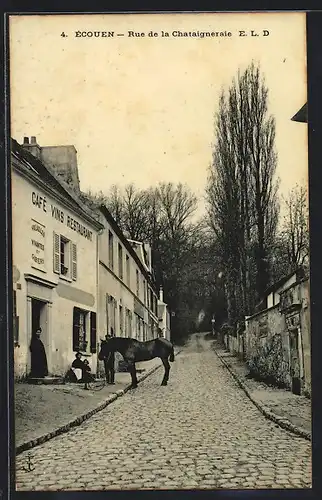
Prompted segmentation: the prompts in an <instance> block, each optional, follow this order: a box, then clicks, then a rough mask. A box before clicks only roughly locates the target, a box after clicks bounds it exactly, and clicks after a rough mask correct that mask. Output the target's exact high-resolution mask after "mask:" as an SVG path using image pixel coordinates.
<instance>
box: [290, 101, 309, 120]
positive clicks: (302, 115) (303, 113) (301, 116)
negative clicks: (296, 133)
mask: <svg viewBox="0 0 322 500" xmlns="http://www.w3.org/2000/svg"><path fill="white" fill-rule="evenodd" d="M292 121H293V122H300V123H307V102H306V103H305V104H304V106H302V107H301V109H300V110H299V111H298V112H297V113H296V114H295V115H294V116H293V118H292Z"/></svg>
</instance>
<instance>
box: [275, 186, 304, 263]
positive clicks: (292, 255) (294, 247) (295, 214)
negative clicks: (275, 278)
mask: <svg viewBox="0 0 322 500" xmlns="http://www.w3.org/2000/svg"><path fill="white" fill-rule="evenodd" d="M284 208H285V215H284V220H283V224H282V230H281V237H282V240H283V242H284V245H285V248H286V252H287V257H288V263H289V266H290V268H291V270H294V269H296V268H298V267H300V266H306V265H307V264H308V259H309V227H308V203H307V190H306V188H305V187H303V186H299V185H296V186H295V187H294V188H293V189H292V190H291V191H290V193H289V195H288V197H287V198H284Z"/></svg>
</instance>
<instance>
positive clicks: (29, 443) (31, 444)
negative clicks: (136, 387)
mask: <svg viewBox="0 0 322 500" xmlns="http://www.w3.org/2000/svg"><path fill="white" fill-rule="evenodd" d="M182 350H183V349H180V350H179V351H177V352H175V357H176V356H178V354H180V353H181V352H182ZM161 366H163V364H162V363H160V364H158V365H157V366H154V367H153V368H151V369H150V370H148V371H147V372H146V373H144V374H143V375H141V376H140V375H139V376H138V377H137V378H138V383H140V382H143V380H145V379H146V378H147V377H149V376H150V375H152V373H154V372H155V371H157V370H158V369H159V368H161ZM130 388H131V384H130V383H129V384H128V385H127V386H125V387H124V389H120V390H119V391H116V392H115V393H113V394H111V395H110V396H109V397H108V398H107V399H106V400H105V401H103V403H100V404H99V405H98V406H96V408H93V409H92V410H89V411H87V412H86V413H83V415H80V416H79V417H76V418H75V419H73V420H71V421H70V422H68V423H67V424H65V425H62V426H60V427H58V429H55V430H54V431H51V432H48V433H46V434H43V435H42V436H39V437H37V438H35V439H31V440H30V441H26V442H25V443H22V444H20V445H19V446H17V447H16V455H19V454H20V453H22V452H23V451H26V450H30V449H31V448H34V447H35V446H38V445H40V444H43V443H45V442H46V441H49V440H50V439H52V438H54V437H56V436H59V435H60V434H63V433H65V432H68V431H69V430H70V429H72V428H73V427H77V426H78V425H81V424H82V423H83V422H85V420H88V419H89V418H90V417H92V416H93V415H95V414H96V413H98V412H99V411H101V410H104V408H106V407H107V406H108V405H110V404H111V403H113V401H115V400H116V399H118V398H120V397H122V396H123V395H124V394H125V393H126V392H127V391H128V390H129V389H130Z"/></svg>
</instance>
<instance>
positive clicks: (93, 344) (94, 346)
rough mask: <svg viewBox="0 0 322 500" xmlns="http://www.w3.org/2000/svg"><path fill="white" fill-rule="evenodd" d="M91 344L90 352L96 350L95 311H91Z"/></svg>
mask: <svg viewBox="0 0 322 500" xmlns="http://www.w3.org/2000/svg"><path fill="white" fill-rule="evenodd" d="M90 341H91V345H90V352H92V353H95V352H96V313H95V312H91V339H90Z"/></svg>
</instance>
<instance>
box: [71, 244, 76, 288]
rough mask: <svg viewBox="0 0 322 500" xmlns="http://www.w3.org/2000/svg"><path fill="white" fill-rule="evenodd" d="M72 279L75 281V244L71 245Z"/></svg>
mask: <svg viewBox="0 0 322 500" xmlns="http://www.w3.org/2000/svg"><path fill="white" fill-rule="evenodd" d="M71 254H72V276H71V277H72V279H73V280H74V281H76V279H77V247H76V243H72V252H71Z"/></svg>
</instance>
